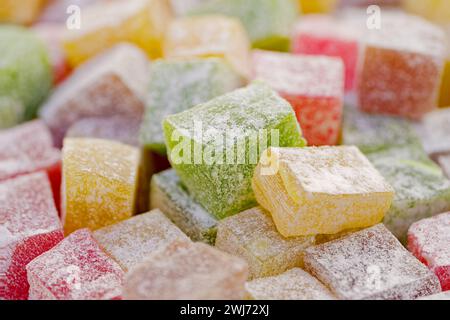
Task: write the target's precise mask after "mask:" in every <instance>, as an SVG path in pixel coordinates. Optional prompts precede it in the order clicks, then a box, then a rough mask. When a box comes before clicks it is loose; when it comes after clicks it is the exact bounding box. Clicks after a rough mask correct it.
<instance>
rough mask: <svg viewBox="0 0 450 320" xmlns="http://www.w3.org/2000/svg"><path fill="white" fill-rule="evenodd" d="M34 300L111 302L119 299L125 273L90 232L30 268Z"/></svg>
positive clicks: (80, 232)
mask: <svg viewBox="0 0 450 320" xmlns="http://www.w3.org/2000/svg"><path fill="white" fill-rule="evenodd" d="M27 272H28V281H29V282H30V298H31V299H36V298H39V297H45V298H47V299H55V300H107V299H114V298H118V297H120V295H121V287H122V281H123V276H124V273H123V271H122V269H121V268H120V266H119V265H118V264H117V263H115V262H114V260H112V259H111V258H110V257H108V256H107V255H106V254H105V253H104V252H103V251H102V250H101V249H100V247H99V246H98V244H97V243H96V242H95V240H94V238H93V237H92V234H91V233H90V232H89V230H87V229H81V230H78V231H76V232H74V233H72V234H71V235H70V236H68V237H67V238H65V239H64V240H63V241H61V242H60V243H59V244H58V245H57V246H55V247H54V248H53V249H52V250H50V251H47V252H46V253H44V254H43V255H41V256H39V257H37V258H36V259H34V260H33V261H31V262H30V263H29V264H28V265H27Z"/></svg>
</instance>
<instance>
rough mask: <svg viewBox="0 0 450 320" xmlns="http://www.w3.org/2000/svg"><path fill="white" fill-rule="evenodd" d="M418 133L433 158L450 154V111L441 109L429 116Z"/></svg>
mask: <svg viewBox="0 0 450 320" xmlns="http://www.w3.org/2000/svg"><path fill="white" fill-rule="evenodd" d="M418 131H419V133H420V136H421V138H422V142H423V145H424V147H425V150H426V151H427V152H428V154H429V155H430V156H431V157H437V156H439V155H442V154H450V109H439V110H437V111H434V112H431V113H429V114H427V115H426V116H425V117H424V118H423V119H422V122H421V124H420V125H419V127H418Z"/></svg>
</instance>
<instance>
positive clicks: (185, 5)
mask: <svg viewBox="0 0 450 320" xmlns="http://www.w3.org/2000/svg"><path fill="white" fill-rule="evenodd" d="M208 1H210V0H170V4H171V5H172V9H173V11H175V14H176V15H178V16H183V15H186V14H188V13H189V12H190V11H192V10H193V9H194V8H196V7H197V6H199V5H201V4H202V3H205V2H208Z"/></svg>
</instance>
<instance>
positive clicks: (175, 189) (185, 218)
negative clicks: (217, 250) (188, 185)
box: [150, 169, 217, 245]
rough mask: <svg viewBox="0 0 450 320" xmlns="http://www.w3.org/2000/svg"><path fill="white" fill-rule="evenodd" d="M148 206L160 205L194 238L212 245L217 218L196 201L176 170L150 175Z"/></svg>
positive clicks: (167, 214)
mask: <svg viewBox="0 0 450 320" xmlns="http://www.w3.org/2000/svg"><path fill="white" fill-rule="evenodd" d="M150 206H151V208H152V209H160V210H161V211H162V212H163V213H164V214H165V215H166V216H167V217H168V218H169V219H170V220H171V221H172V222H173V223H174V224H176V225H177V226H178V227H179V228H180V229H181V230H182V231H183V232H184V233H185V234H187V235H188V236H189V237H190V238H191V239H192V240H193V241H202V242H205V243H208V244H211V245H214V243H215V239H216V234H217V219H216V218H214V217H213V216H212V215H211V214H209V213H208V212H207V211H206V210H205V209H204V208H203V207H202V206H201V205H199V204H198V203H197V202H195V200H194V199H193V198H192V197H191V196H190V195H189V193H188V192H187V190H186V189H185V187H184V186H183V185H182V184H181V181H180V178H179V177H178V175H177V173H176V172H175V170H173V169H170V170H166V171H163V172H161V173H158V174H156V175H154V176H153V177H152V182H151V187H150Z"/></svg>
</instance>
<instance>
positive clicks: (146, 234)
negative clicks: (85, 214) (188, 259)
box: [94, 210, 189, 271]
mask: <svg viewBox="0 0 450 320" xmlns="http://www.w3.org/2000/svg"><path fill="white" fill-rule="evenodd" d="M94 238H95V239H96V240H97V241H98V243H99V244H100V246H101V247H102V248H103V249H104V250H105V251H106V252H107V253H108V254H109V255H110V256H111V257H112V258H114V260H116V261H117V262H118V263H119V264H120V266H121V267H122V268H123V269H124V270H125V271H127V270H129V269H130V268H132V267H133V266H135V265H136V264H138V263H139V262H141V261H142V260H144V259H145V258H146V256H148V255H150V254H151V253H153V252H155V251H158V250H160V249H163V248H164V247H165V246H167V245H169V244H170V243H172V242H173V241H176V240H178V241H189V238H188V237H187V236H186V235H185V234H184V233H183V232H181V231H180V230H179V229H178V227H176V226H175V225H174V224H172V223H171V222H170V221H169V220H168V219H167V218H166V217H165V216H164V214H163V213H162V212H161V211H159V210H154V211H152V212H149V213H146V214H142V215H138V216H136V217H133V218H131V219H128V220H125V221H123V222H119V223H117V224H114V225H112V226H109V227H105V228H102V229H99V230H97V231H95V232H94Z"/></svg>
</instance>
